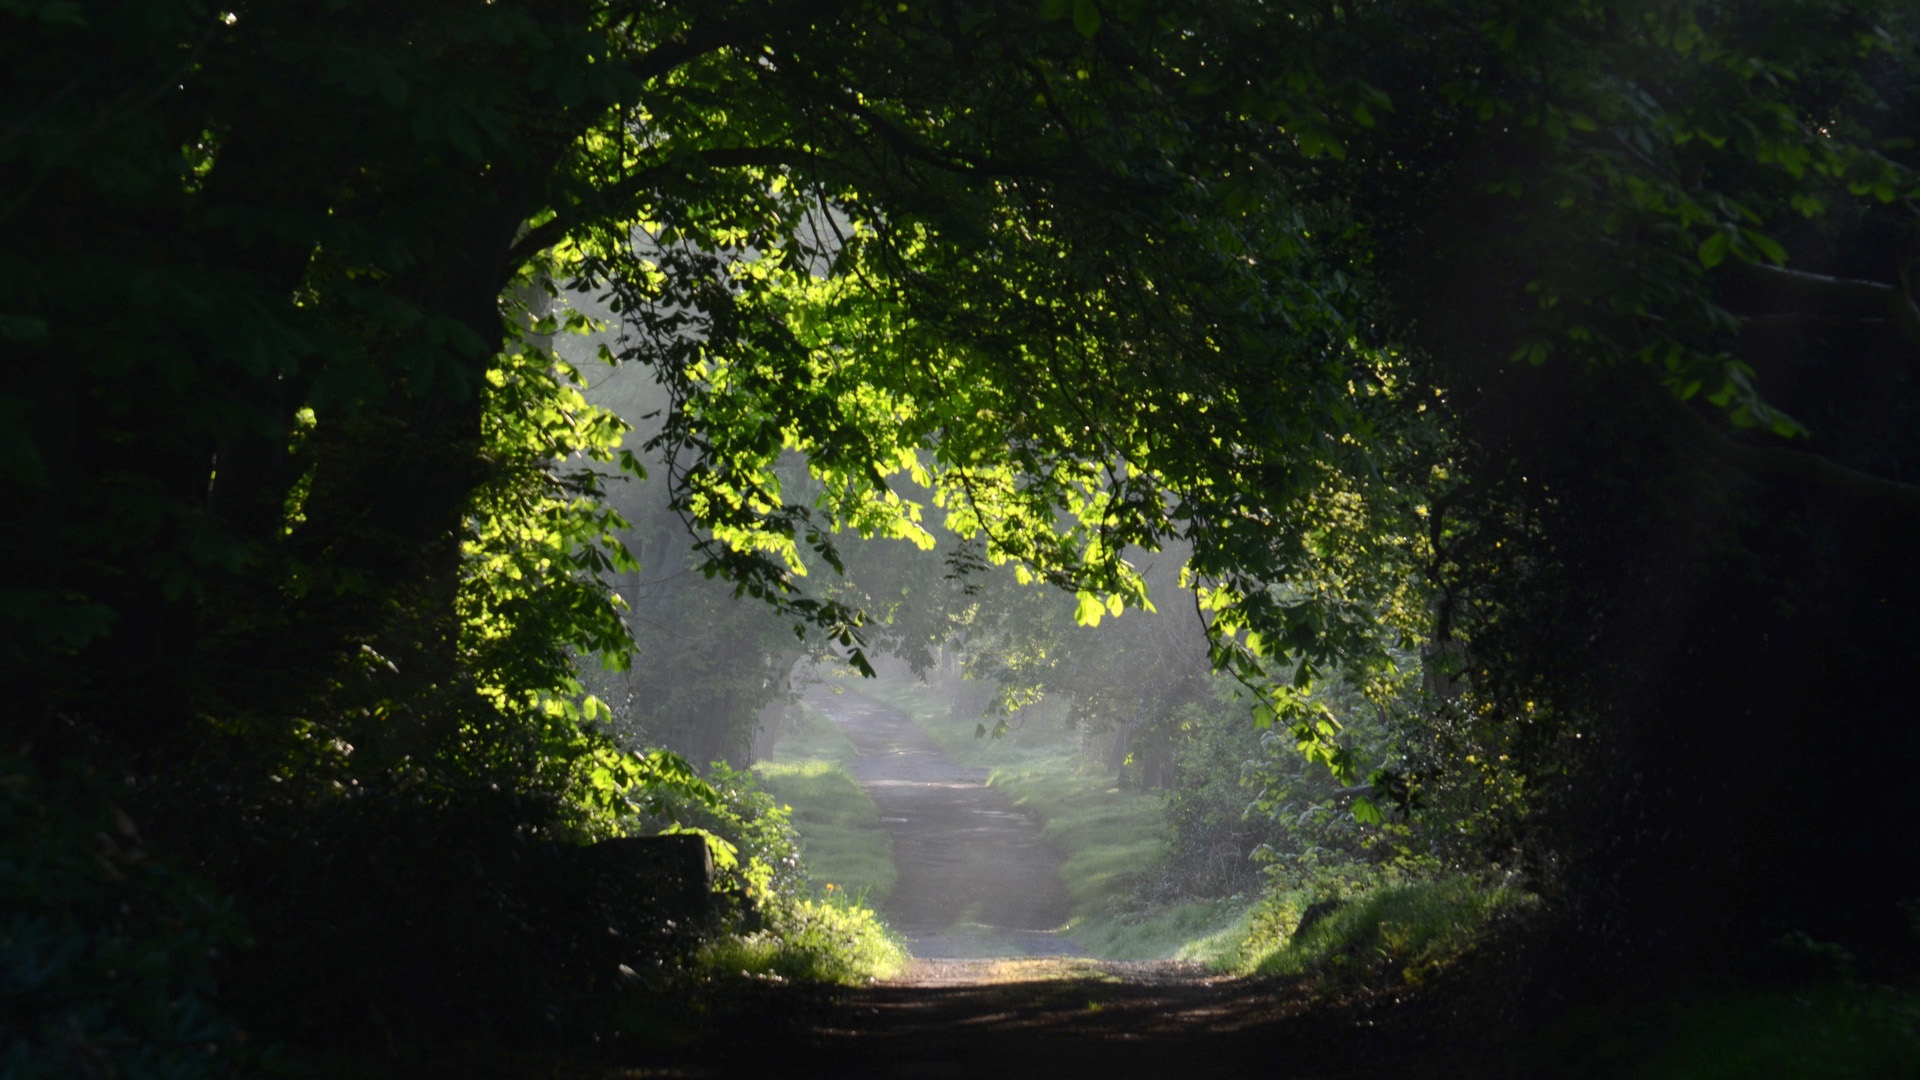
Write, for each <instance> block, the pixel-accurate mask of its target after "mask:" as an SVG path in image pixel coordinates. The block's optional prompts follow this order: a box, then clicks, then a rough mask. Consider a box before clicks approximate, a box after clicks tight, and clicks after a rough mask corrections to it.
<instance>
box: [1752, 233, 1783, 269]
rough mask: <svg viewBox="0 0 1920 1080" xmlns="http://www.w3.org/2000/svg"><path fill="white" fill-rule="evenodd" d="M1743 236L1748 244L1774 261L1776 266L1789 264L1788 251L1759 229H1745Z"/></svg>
mask: <svg viewBox="0 0 1920 1080" xmlns="http://www.w3.org/2000/svg"><path fill="white" fill-rule="evenodd" d="M1741 235H1743V236H1745V237H1746V239H1747V243H1749V244H1752V245H1753V246H1754V247H1756V248H1759V249H1760V254H1762V255H1765V256H1766V257H1767V258H1769V259H1772V260H1773V263H1774V265H1775V266H1785V265H1786V264H1787V249H1786V248H1784V247H1782V246H1780V241H1778V240H1775V239H1774V238H1773V237H1771V236H1768V235H1767V234H1766V233H1763V232H1760V231H1758V230H1757V229H1743V230H1741Z"/></svg>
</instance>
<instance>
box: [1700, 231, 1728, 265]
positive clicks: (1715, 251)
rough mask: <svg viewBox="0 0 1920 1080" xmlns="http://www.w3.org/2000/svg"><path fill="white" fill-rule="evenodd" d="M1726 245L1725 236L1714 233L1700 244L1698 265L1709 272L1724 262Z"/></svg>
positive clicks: (1722, 233) (1721, 233)
mask: <svg viewBox="0 0 1920 1080" xmlns="http://www.w3.org/2000/svg"><path fill="white" fill-rule="evenodd" d="M1728 243H1729V240H1728V237H1727V234H1726V233H1724V232H1716V233H1714V234H1713V235H1712V236H1709V237H1707V238H1706V240H1704V241H1703V242H1702V243H1701V244H1700V265H1701V266H1704V267H1706V268H1707V269H1709V270H1711V269H1713V268H1714V267H1716V266H1719V265H1720V264H1721V263H1723V262H1725V261H1726V258H1727V244H1728Z"/></svg>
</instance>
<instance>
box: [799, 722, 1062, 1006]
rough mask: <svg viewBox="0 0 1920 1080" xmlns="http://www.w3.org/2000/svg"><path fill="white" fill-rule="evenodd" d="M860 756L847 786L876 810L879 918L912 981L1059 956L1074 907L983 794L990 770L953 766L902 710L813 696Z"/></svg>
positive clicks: (1009, 816)
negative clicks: (881, 889) (885, 894)
mask: <svg viewBox="0 0 1920 1080" xmlns="http://www.w3.org/2000/svg"><path fill="white" fill-rule="evenodd" d="M808 700H809V704H811V705H813V706H814V707H815V708H817V709H819V710H820V711H821V712H823V713H825V714H826V715H827V716H828V717H830V718H831V719H832V720H833V721H834V722H835V723H836V724H838V725H839V726H840V729H841V730H842V731H844V732H845V733H846V735H847V738H848V740H850V741H851V742H852V743H853V747H854V750H855V751H857V752H858V754H859V756H858V757H857V758H856V759H855V760H854V763H853V774H854V777H855V778H856V779H857V780H859V781H860V785H861V786H862V787H863V788H865V789H866V791H867V794H869V795H870V796H872V797H873V801H874V803H875V805H877V806H878V807H879V808H880V821H881V824H882V825H884V826H885V827H886V829H887V833H888V835H889V836H891V837H892V838H893V860H894V867H895V869H896V870H897V871H898V872H899V879H898V881H897V882H896V883H895V885H894V887H893V894H892V895H891V896H890V897H889V898H888V901H887V904H886V905H885V907H884V909H883V910H882V912H881V914H882V915H883V916H885V918H886V920H887V922H888V923H889V924H891V925H892V926H893V927H894V928H895V929H897V930H899V931H900V932H901V934H902V935H903V936H905V937H906V939H907V941H908V944H909V946H910V947H911V948H912V950H913V954H914V956H915V957H917V958H919V959H918V961H917V962H916V966H915V968H914V970H913V971H912V972H910V973H909V975H908V979H909V980H911V981H915V982H923V983H926V984H931V985H956V984H958V983H960V982H963V981H966V980H968V979H970V978H972V977H973V976H972V974H971V972H972V971H973V969H972V968H969V967H967V966H965V965H960V966H951V965H947V964H945V962H948V961H954V960H958V959H961V958H980V957H1018V956H1057V955H1063V954H1074V953H1077V952H1078V951H1079V950H1078V949H1077V948H1075V946H1074V944H1073V942H1072V941H1070V940H1068V939H1067V937H1066V935H1065V934H1064V933H1063V928H1064V927H1065V925H1066V922H1067V917H1068V916H1069V915H1070V914H1071V910H1072V906H1071V902H1070V900H1069V899H1068V897H1067V892H1066V889H1065V888H1063V887H1062V886H1061V884H1060V852H1059V851H1058V850H1057V849H1055V848H1054V847H1053V846H1052V845H1051V844H1049V843H1047V842H1046V841H1044V840H1042V839H1041V837H1040V830H1039V828H1038V827H1037V826H1036V825H1035V824H1034V822H1033V821H1032V820H1031V819H1030V818H1028V817H1027V816H1026V815H1024V814H1022V813H1020V812H1019V811H1017V810H1015V809H1014V807H1013V805H1012V804H1011V803H1009V802H1008V801H1007V797H1006V796H1005V795H1004V794H1002V793H1001V792H999V791H996V790H994V789H993V788H990V787H987V786H986V780H987V770H985V769H979V768H968V767H965V766H962V765H959V764H957V763H956V762H954V760H953V759H952V758H949V757H948V756H947V755H946V754H944V753H942V752H941V750H940V748H939V747H938V746H936V745H934V742H933V740H932V739H930V738H928V737H927V734H926V733H925V732H924V731H921V730H920V729H919V728H918V727H916V726H914V724H913V722H912V721H910V720H908V719H907V716H906V714H905V713H903V712H901V711H900V710H899V709H896V708H894V707H893V706H891V705H887V704H885V703H883V702H879V701H875V700H874V699H872V698H869V697H865V696H863V695H860V694H856V693H851V692H849V693H841V694H832V693H819V694H816V695H815V696H813V697H811V698H809V699H808Z"/></svg>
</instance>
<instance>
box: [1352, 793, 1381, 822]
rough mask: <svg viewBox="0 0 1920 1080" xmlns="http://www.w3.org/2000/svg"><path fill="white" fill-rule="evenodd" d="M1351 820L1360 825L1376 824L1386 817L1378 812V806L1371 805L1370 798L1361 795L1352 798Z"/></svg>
mask: <svg viewBox="0 0 1920 1080" xmlns="http://www.w3.org/2000/svg"><path fill="white" fill-rule="evenodd" d="M1353 820H1355V821H1357V822H1359V823H1360V824H1362V825H1378V824H1380V823H1381V822H1383V821H1385V820H1386V817H1385V816H1384V815H1382V814H1381V813H1380V808H1379V807H1377V806H1375V805H1373V800H1372V799H1369V798H1367V797H1366V796H1364V795H1362V796H1360V797H1359V798H1357V799H1355V800H1353Z"/></svg>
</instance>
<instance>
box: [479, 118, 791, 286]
mask: <svg viewBox="0 0 1920 1080" xmlns="http://www.w3.org/2000/svg"><path fill="white" fill-rule="evenodd" d="M822 161H823V159H822V158H820V157H818V156H817V155H814V154H811V153H809V152H807V151H805V150H797V149H792V148H789V147H775V146H737V147H716V148H714V149H711V150H699V151H695V152H694V153H692V154H691V155H687V154H682V155H680V156H676V157H674V158H672V159H670V160H667V161H663V162H660V163H659V164H657V165H649V166H647V167H646V168H644V169H641V170H640V171H638V172H635V173H632V174H629V175H628V176H627V177H625V178H624V179H622V180H621V181H620V182H619V183H618V184H616V185H614V186H613V187H611V188H609V189H607V190H606V191H605V192H603V193H599V192H597V193H595V197H594V200H593V201H594V202H595V203H597V204H599V209H601V210H604V209H605V208H606V207H607V206H610V205H612V204H615V203H618V202H624V201H626V200H629V199H632V198H635V197H637V196H639V195H640V194H642V193H643V192H645V191H647V190H648V189H649V188H651V187H652V186H653V185H654V184H656V183H658V182H659V181H660V180H661V179H662V178H664V177H667V176H672V175H675V174H678V175H682V176H685V175H689V174H690V172H691V170H690V169H689V168H688V166H689V165H692V164H696V163H697V164H700V165H705V166H706V167H708V168H711V169H739V168H752V167H754V166H761V167H768V168H777V167H780V166H790V165H793V164H795V163H797V162H810V163H820V162H822ZM575 209H576V210H577V209H578V208H577V207H576V208H575ZM592 216H594V215H593V214H589V213H577V212H576V213H565V212H563V213H560V214H558V215H556V216H555V217H554V218H553V220H551V221H548V222H545V223H543V224H541V225H538V226H535V227H534V228H531V229H528V230H527V232H526V234H525V235H523V236H522V237H521V238H520V239H519V240H518V241H516V242H515V243H514V245H513V247H512V248H511V249H509V250H508V252H507V265H508V266H509V267H517V266H519V265H520V264H522V263H524V262H526V261H527V260H528V259H530V258H532V257H533V256H534V254H535V253H536V252H540V251H544V250H546V249H547V248H550V247H552V246H553V245H555V244H557V243H559V242H560V241H561V239H562V238H564V237H565V236H566V235H567V233H568V232H570V231H571V230H573V229H574V228H576V227H578V226H579V225H580V224H581V223H582V222H583V221H584V220H586V219H587V218H589V217H592Z"/></svg>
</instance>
